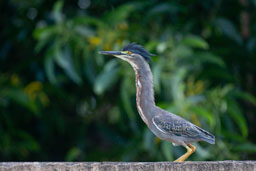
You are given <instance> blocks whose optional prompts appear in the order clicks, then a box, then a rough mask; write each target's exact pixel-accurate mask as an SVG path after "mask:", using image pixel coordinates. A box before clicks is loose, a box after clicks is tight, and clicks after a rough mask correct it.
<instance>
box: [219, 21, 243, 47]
mask: <svg viewBox="0 0 256 171" xmlns="http://www.w3.org/2000/svg"><path fill="white" fill-rule="evenodd" d="M216 24H217V26H218V27H219V28H220V29H221V31H222V32H223V34H225V35H226V36H228V37H229V38H231V39H233V40H234V41H235V42H236V43H238V44H242V38H241V36H240V34H239V32H238V31H237V29H236V28H235V26H234V24H233V23H232V22H231V21H230V20H228V19H225V18H218V19H217V20H216Z"/></svg>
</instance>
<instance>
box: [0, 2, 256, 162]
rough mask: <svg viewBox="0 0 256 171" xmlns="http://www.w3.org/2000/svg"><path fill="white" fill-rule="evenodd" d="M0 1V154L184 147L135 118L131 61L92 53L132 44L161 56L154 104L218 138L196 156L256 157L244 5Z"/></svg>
mask: <svg viewBox="0 0 256 171" xmlns="http://www.w3.org/2000/svg"><path fill="white" fill-rule="evenodd" d="M82 2H83V3H85V4H83V5H85V6H83V5H81V4H80V3H82ZM86 3H90V4H87V5H88V6H86ZM230 3H231V4H230ZM248 3H254V2H250V1H248ZM79 4H80V5H79ZM230 5H233V6H234V9H232V10H229V11H227V10H226V8H227V7H230ZM0 6H1V7H3V12H2V13H3V15H2V16H1V21H3V22H4V24H5V26H6V27H4V28H2V32H1V33H0V35H1V37H2V40H3V41H1V43H0V44H1V46H0V66H1V67H0V71H1V72H0V118H1V119H0V139H1V141H0V159H1V160H12V161H14V160H18V161H23V160H44V161H46V160H54V161H55V160H65V161H162V160H166V161H170V160H174V159H175V158H177V157H178V156H180V155H181V154H182V153H184V152H185V149H184V148H183V147H174V146H172V144H171V143H169V142H166V141H160V140H159V139H158V138H156V137H155V136H154V135H153V134H152V133H151V132H150V131H149V129H148V128H147V127H146V125H145V124H144V123H143V122H142V120H141V118H140V117H139V115H138V113H137V109H136V105H135V94H136V92H135V83H134V80H135V78H134V73H133V70H132V68H131V67H130V66H129V65H128V64H127V63H126V62H124V61H120V60H119V59H114V58H113V57H107V56H102V55H99V54H98V53H97V52H98V51H99V50H120V49H122V47H123V46H124V45H126V44H127V43H129V42H137V43H139V44H142V45H144V47H145V48H147V49H148V50H149V51H150V52H152V53H154V54H157V56H154V57H152V61H153V62H151V63H150V65H151V68H152V72H153V78H154V86H155V97H156V103H157V105H158V106H160V107H162V108H164V109H166V110H168V111H171V112H173V113H175V114H178V115H180V116H182V117H184V118H185V119H187V120H190V121H191V122H193V123H194V124H196V125H198V126H200V127H202V128H204V129H206V130H208V131H209V132H211V133H213V134H214V135H215V136H216V144H215V145H209V144H206V143H197V144H196V147H197V151H196V153H195V154H194V155H193V156H191V157H190V159H191V160H226V159H229V160H231V159H254V158H255V149H256V141H255V140H256V136H255V133H254V130H255V128H256V127H255V124H254V123H255V121H256V119H255V114H254V111H255V107H256V98H255V93H256V92H255V88H254V86H253V85H254V84H255V80H256V79H255V69H254V68H255V67H254V66H255V62H256V60H255V56H254V55H253V54H255V49H256V48H255V29H254V27H253V26H254V23H253V21H251V25H246V24H245V23H239V22H238V20H239V17H240V14H241V13H242V11H241V10H242V9H244V7H243V5H242V4H237V2H229V3H227V2H222V1H203V2H199V1H195V0H193V1H189V2H165V1H153V0H148V1H146V0H145V1H140V2H136V1H123V2H118V1H87V0H81V1H78V5H77V4H76V2H75V1H74V2H73V1H72V2H67V1H57V2H47V1H43V0H40V1H37V2H32V1H19V2H18V1H13V0H12V1H8V2H7V1H6V2H1V3H0ZM253 6H255V4H254V5H253ZM198 9H201V10H198ZM10 10H12V11H13V15H11V16H9V11H10ZM234 14H235V15H234ZM241 15H242V14H241ZM248 15H251V16H252V17H251V18H253V17H254V15H255V12H251V11H250V13H249V12H248ZM249 18H250V17H249ZM9 22H11V24H9ZM244 27H248V28H247V29H249V30H251V32H250V35H248V37H246V35H245V34H244V33H243V32H242V31H240V28H244Z"/></svg>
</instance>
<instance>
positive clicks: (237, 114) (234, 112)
mask: <svg viewBox="0 0 256 171" xmlns="http://www.w3.org/2000/svg"><path fill="white" fill-rule="evenodd" d="M228 112H229V114H230V116H231V117H232V118H233V119H234V121H235V122H236V125H237V126H238V127H239V128H240V131H241V133H242V135H243V136H244V137H247V136H248V128H247V123H246V120H245V118H244V116H243V115H242V111H241V109H240V108H239V107H238V104H237V103H236V102H235V101H233V100H228Z"/></svg>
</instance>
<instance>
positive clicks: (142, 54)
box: [99, 43, 154, 64]
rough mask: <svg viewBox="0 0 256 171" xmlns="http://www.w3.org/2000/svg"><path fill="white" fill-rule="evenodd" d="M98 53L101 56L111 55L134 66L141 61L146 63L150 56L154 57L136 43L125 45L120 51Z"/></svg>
mask: <svg viewBox="0 0 256 171" xmlns="http://www.w3.org/2000/svg"><path fill="white" fill-rule="evenodd" d="M99 53H100V54H103V55H113V56H115V57H117V58H120V59H122V60H125V61H127V62H129V63H131V64H136V63H138V62H139V61H141V60H145V61H147V62H148V61H150V60H151V58H150V56H154V55H153V54H151V53H149V52H148V51H147V50H146V49H144V48H143V47H142V46H141V45H137V44H136V43H130V44H128V45H126V46H125V47H124V48H123V50H122V51H99Z"/></svg>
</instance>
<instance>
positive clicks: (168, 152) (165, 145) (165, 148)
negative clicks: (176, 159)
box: [161, 141, 173, 161]
mask: <svg viewBox="0 0 256 171" xmlns="http://www.w3.org/2000/svg"><path fill="white" fill-rule="evenodd" d="M161 151H162V153H163V154H164V156H165V158H166V160H168V161H173V155H172V145H171V143H170V142H168V141H163V142H162V143H161Z"/></svg>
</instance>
